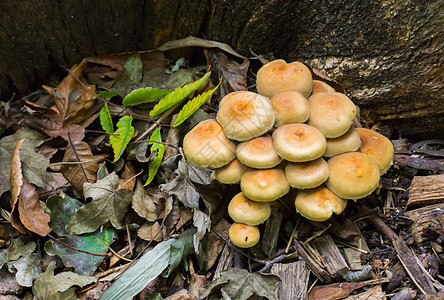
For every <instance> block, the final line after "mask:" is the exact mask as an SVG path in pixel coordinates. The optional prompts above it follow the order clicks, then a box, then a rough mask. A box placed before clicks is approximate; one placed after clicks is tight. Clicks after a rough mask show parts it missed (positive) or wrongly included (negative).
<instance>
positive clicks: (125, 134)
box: [109, 116, 134, 162]
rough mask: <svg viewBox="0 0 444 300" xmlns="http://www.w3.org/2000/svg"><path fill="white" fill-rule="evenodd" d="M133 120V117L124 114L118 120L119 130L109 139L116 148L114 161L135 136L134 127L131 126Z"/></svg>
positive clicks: (114, 148)
mask: <svg viewBox="0 0 444 300" xmlns="http://www.w3.org/2000/svg"><path fill="white" fill-rule="evenodd" d="M132 121H133V117H131V116H124V117H122V118H120V120H119V122H117V130H116V131H115V132H114V134H112V135H111V136H110V137H109V141H110V142H111V146H112V147H113V150H114V161H113V162H116V161H117V160H118V159H119V158H120V156H121V155H122V153H123V151H124V150H125V148H126V146H127V145H128V143H129V141H130V140H131V138H132V137H133V134H134V127H133V126H131V122H132Z"/></svg>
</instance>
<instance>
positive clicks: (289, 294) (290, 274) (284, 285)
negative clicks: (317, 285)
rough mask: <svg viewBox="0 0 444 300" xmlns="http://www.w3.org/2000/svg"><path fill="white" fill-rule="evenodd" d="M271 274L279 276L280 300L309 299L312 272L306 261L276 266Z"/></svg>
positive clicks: (272, 268)
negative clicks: (308, 290) (309, 283)
mask: <svg viewBox="0 0 444 300" xmlns="http://www.w3.org/2000/svg"><path fill="white" fill-rule="evenodd" d="M271 274H274V275H277V276H279V278H280V279H281V282H280V283H279V288H278V299H300V300H305V299H307V289H308V279H309V275H310V272H309V271H308V270H307V268H306V265H305V262H304V261H297V262H292V263H288V264H280V263H278V264H274V265H273V267H271Z"/></svg>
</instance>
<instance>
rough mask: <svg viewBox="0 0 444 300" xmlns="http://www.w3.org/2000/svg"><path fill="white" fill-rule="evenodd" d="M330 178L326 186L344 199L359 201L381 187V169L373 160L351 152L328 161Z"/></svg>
mask: <svg viewBox="0 0 444 300" xmlns="http://www.w3.org/2000/svg"><path fill="white" fill-rule="evenodd" d="M328 168H329V169H330V176H329V177H328V179H327V181H326V182H325V185H326V186H327V187H328V188H329V189H330V190H331V191H333V192H334V193H335V194H336V195H338V196H339V197H341V198H344V199H359V198H363V197H365V196H367V195H369V194H371V193H372V192H373V191H374V190H375V189H376V188H377V187H378V185H379V178H380V174H379V168H378V164H377V163H376V161H375V160H373V158H371V157H370V156H367V155H365V154H362V153H359V152H349V153H344V154H340V155H338V156H334V157H332V158H330V159H329V160H328Z"/></svg>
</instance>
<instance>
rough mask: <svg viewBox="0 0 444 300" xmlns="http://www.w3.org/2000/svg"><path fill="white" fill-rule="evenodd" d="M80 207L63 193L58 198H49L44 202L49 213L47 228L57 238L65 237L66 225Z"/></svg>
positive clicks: (78, 203)
mask: <svg viewBox="0 0 444 300" xmlns="http://www.w3.org/2000/svg"><path fill="white" fill-rule="evenodd" d="M82 205H83V204H82V203H81V202H79V201H77V199H74V198H71V197H69V196H68V195H66V194H65V193H63V192H62V193H61V194H60V196H58V195H55V196H51V197H49V198H48V200H47V201H46V206H47V207H48V208H49V210H50V211H51V215H50V217H51V221H49V227H51V229H52V231H54V232H55V233H57V235H59V236H63V235H65V234H66V231H65V225H66V223H68V221H69V219H70V218H71V217H72V216H73V215H74V213H75V212H76V211H77V210H78V209H79V208H80V207H82Z"/></svg>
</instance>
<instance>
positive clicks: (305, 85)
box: [256, 59, 313, 98]
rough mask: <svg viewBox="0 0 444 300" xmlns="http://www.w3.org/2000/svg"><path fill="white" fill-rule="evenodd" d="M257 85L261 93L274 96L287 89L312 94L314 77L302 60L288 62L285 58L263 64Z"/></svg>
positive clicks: (306, 94) (257, 78) (307, 94)
mask: <svg viewBox="0 0 444 300" xmlns="http://www.w3.org/2000/svg"><path fill="white" fill-rule="evenodd" d="M256 87H257V90H258V92H259V94H261V95H264V96H267V97H270V98H271V97H273V96H274V95H276V94H278V93H281V92H286V91H298V92H300V93H302V94H303V95H304V96H305V97H308V96H310V94H311V90H312V88H313V77H312V75H311V72H310V70H309V69H308V68H307V67H306V66H305V65H304V64H302V63H300V62H297V61H295V62H292V63H288V64H287V63H286V62H285V60H283V59H277V60H273V61H271V62H269V63H267V64H265V65H263V66H262V67H261V68H260V69H259V71H258V72H257V77H256Z"/></svg>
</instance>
